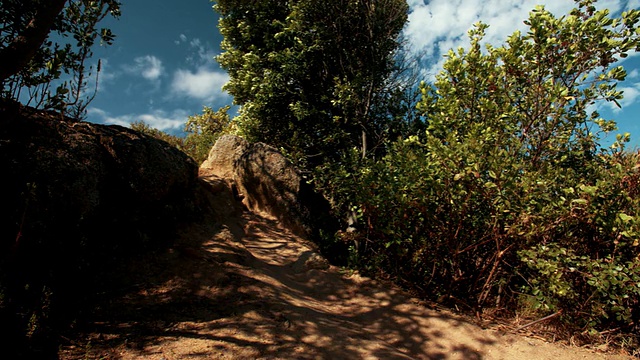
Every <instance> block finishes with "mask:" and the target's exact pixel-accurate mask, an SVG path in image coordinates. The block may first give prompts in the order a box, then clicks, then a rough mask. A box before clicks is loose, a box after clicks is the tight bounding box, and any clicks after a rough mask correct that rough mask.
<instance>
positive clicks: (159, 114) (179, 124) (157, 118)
mask: <svg viewBox="0 0 640 360" xmlns="http://www.w3.org/2000/svg"><path fill="white" fill-rule="evenodd" d="M87 115H88V118H89V120H90V121H92V122H96V123H104V124H110V125H121V126H126V127H129V126H130V124H131V123H132V122H134V121H144V122H145V123H147V124H149V126H151V127H153V128H156V129H158V130H162V131H170V130H181V129H182V128H183V127H184V124H185V122H186V121H187V118H188V116H189V113H188V112H187V111H185V110H182V109H178V110H174V111H172V112H170V113H169V112H166V111H163V110H154V111H152V112H150V113H147V114H125V115H119V116H112V115H111V114H109V113H108V112H106V111H104V110H102V109H98V108H89V109H88V110H87Z"/></svg>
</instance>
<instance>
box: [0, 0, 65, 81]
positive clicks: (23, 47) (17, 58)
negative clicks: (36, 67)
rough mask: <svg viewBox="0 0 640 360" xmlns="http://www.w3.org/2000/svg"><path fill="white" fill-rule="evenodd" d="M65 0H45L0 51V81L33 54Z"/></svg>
mask: <svg viewBox="0 0 640 360" xmlns="http://www.w3.org/2000/svg"><path fill="white" fill-rule="evenodd" d="M66 3H67V0H45V1H43V2H42V4H41V5H40V6H39V9H38V10H37V11H36V15H35V16H34V18H33V19H31V21H29V25H27V28H26V29H25V30H24V32H23V33H22V34H20V35H18V36H17V37H16V38H15V39H14V40H13V41H12V42H11V44H9V45H8V46H7V47H6V48H4V49H3V50H2V51H0V64H3V65H2V67H0V83H2V82H4V81H5V80H6V79H7V78H8V77H10V76H12V75H14V74H16V73H18V71H20V70H21V69H22V68H23V67H25V66H26V65H27V63H28V62H29V60H31V58H32V57H33V56H34V55H35V53H36V51H38V49H39V48H40V46H41V45H42V43H43V42H44V40H45V39H46V38H47V35H48V34H49V32H50V31H51V28H52V27H53V24H54V22H55V20H56V17H57V16H58V14H60V12H61V11H62V9H64V6H65V4H66Z"/></svg>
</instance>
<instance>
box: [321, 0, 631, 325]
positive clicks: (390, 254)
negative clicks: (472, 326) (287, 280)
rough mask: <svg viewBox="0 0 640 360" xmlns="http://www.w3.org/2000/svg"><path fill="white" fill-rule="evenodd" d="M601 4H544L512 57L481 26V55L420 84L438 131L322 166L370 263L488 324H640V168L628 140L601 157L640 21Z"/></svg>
mask: <svg viewBox="0 0 640 360" xmlns="http://www.w3.org/2000/svg"><path fill="white" fill-rule="evenodd" d="M593 4H594V2H593V1H579V2H577V5H578V6H577V8H575V9H574V10H573V11H571V13H570V14H568V15H567V16H563V17H560V18H558V17H555V16H554V15H553V14H551V13H550V12H548V11H547V10H545V9H544V8H543V7H537V8H536V9H535V10H533V11H532V12H531V13H530V16H529V19H528V20H527V21H526V24H527V25H528V27H529V29H528V31H527V32H526V33H521V32H515V33H514V34H513V35H511V36H510V37H509V38H508V39H507V41H506V43H505V44H504V45H502V46H499V47H494V46H490V45H486V46H484V47H483V46H482V39H483V36H484V31H485V29H486V28H487V25H485V24H482V23H479V24H476V26H475V27H474V29H472V30H471V31H470V32H469V36H470V41H471V44H470V47H469V49H468V50H465V49H458V50H457V51H453V50H452V51H450V52H449V53H448V55H447V59H446V62H445V64H444V70H443V71H442V72H441V73H439V74H438V75H437V77H436V81H435V83H434V84H432V85H429V84H426V83H423V84H422V85H421V92H422V100H421V101H420V103H419V104H418V109H419V111H421V112H422V113H423V114H424V116H425V118H426V119H427V131H426V132H424V133H420V134H417V135H414V136H410V137H408V138H406V139H404V140H402V141H398V142H396V143H395V144H394V146H393V149H392V150H391V151H390V152H389V153H388V154H387V155H386V156H385V157H384V158H383V159H382V160H381V161H377V162H375V161H371V162H369V164H368V165H367V166H363V167H359V168H358V167H356V168H351V169H350V168H345V167H344V165H343V163H335V164H328V165H326V166H325V167H324V168H323V171H324V173H325V174H327V175H325V176H326V178H327V180H326V181H324V182H322V184H323V190H324V191H325V192H326V193H328V194H334V196H333V199H334V200H335V201H336V202H337V204H336V206H338V207H340V208H342V209H344V208H350V209H352V210H354V211H355V213H356V214H357V215H358V217H359V224H361V225H360V226H359V230H358V231H357V232H351V233H342V234H340V238H341V239H342V240H343V241H348V242H350V243H351V244H352V249H353V252H354V255H353V258H354V259H355V261H358V262H359V263H360V264H361V265H363V266H365V267H367V268H369V269H372V270H376V269H379V270H383V271H385V272H387V273H391V274H394V275H395V276H397V277H398V278H399V279H401V280H403V281H406V283H407V284H410V286H413V287H414V288H416V289H418V290H420V291H422V292H423V294H424V295H425V296H429V297H432V298H434V299H438V300H446V299H455V301H456V302H457V303H458V304H459V303H464V304H467V306H468V309H472V310H475V311H478V312H479V311H481V310H482V309H483V308H484V307H487V306H497V307H503V306H506V307H507V308H511V309H513V308H515V307H516V306H520V307H521V308H528V309H534V310H535V311H540V312H557V311H561V312H562V314H563V319H565V320H567V321H568V322H569V323H571V324H573V325H577V326H579V327H581V329H582V330H591V331H593V330H595V329H603V328H609V329H611V328H619V327H622V328H626V329H630V328H631V327H633V326H636V325H634V324H638V323H639V320H640V313H639V312H638V309H640V307H639V306H638V305H639V304H640V258H639V257H638V253H639V251H640V244H639V242H638V238H639V237H640V232H639V231H640V199H639V198H638V191H637V186H638V178H639V176H640V173H639V172H638V166H637V163H638V161H639V160H640V159H639V158H638V156H637V155H632V154H629V153H626V152H624V151H623V150H624V143H625V142H626V141H628V139H629V134H624V135H618V137H617V141H616V142H615V143H614V144H613V146H612V147H611V148H609V149H605V148H602V147H601V146H600V145H599V140H600V139H601V135H602V134H604V133H608V132H611V131H614V130H615V129H616V124H615V122H614V121H612V120H606V119H603V118H601V117H600V115H599V114H598V112H597V111H596V110H594V109H597V106H595V104H596V103H597V102H598V101H602V100H604V101H607V102H613V103H617V101H618V100H620V99H621V98H622V92H621V91H619V90H617V88H616V84H617V83H618V82H620V81H622V80H624V78H625V76H626V72H625V71H624V69H623V68H622V67H621V66H616V64H615V63H616V61H617V59H619V58H624V57H626V56H627V55H628V54H629V53H630V52H635V51H638V49H639V46H640V38H639V35H640V30H639V28H638V19H640V11H637V10H631V11H627V12H624V13H622V14H621V15H620V17H618V18H612V17H610V14H609V12H608V10H606V9H605V10H596V8H595V7H594V6H593ZM346 162H347V161H345V163H346Z"/></svg>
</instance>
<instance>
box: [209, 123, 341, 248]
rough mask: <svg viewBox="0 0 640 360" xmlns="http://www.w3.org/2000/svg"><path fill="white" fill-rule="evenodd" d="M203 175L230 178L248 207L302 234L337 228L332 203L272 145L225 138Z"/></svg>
mask: <svg viewBox="0 0 640 360" xmlns="http://www.w3.org/2000/svg"><path fill="white" fill-rule="evenodd" d="M200 176H217V177H220V178H223V179H226V180H227V181H229V182H230V183H231V186H232V188H233V189H235V191H236V192H237V194H238V196H239V197H240V198H242V201H243V203H244V204H245V205H246V206H247V208H249V209H250V210H252V211H258V212H265V213H267V214H269V215H271V216H273V217H275V218H277V219H278V220H279V221H280V222H281V224H282V225H284V226H285V227H287V228H289V229H291V230H292V231H293V232H295V233H297V234H298V235H301V236H305V237H310V238H314V237H317V236H318V234H319V231H320V230H321V229H324V230H326V231H327V233H330V231H331V229H329V228H330V227H332V226H333V220H332V219H331V217H330V215H329V212H330V206H329V203H328V202H327V201H326V200H325V199H324V197H322V196H321V195H319V194H317V193H316V192H314V191H313V188H312V186H311V185H309V183H308V182H307V181H306V179H305V178H304V177H303V176H302V174H301V173H300V171H299V170H298V169H296V168H295V166H293V164H291V162H290V161H288V160H287V159H286V158H285V157H284V156H283V155H282V154H281V153H280V152H279V151H278V150H277V149H275V148H273V147H271V146H269V145H266V144H263V143H253V144H250V143H248V142H247V141H246V140H244V139H242V138H240V137H237V136H234V135H224V136H222V137H221V138H220V139H219V140H218V141H217V142H216V143H215V145H214V146H213V147H212V148H211V151H210V152H209V156H208V158H207V160H206V161H205V162H204V163H203V164H202V165H201V166H200Z"/></svg>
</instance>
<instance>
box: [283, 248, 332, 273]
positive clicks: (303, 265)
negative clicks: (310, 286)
mask: <svg viewBox="0 0 640 360" xmlns="http://www.w3.org/2000/svg"><path fill="white" fill-rule="evenodd" d="M291 267H292V269H293V272H294V273H296V274H299V273H303V272H307V271H309V270H326V269H328V268H329V261H327V259H325V258H323V257H322V256H321V255H320V254H318V253H315V252H313V251H305V252H303V253H302V254H300V257H299V258H298V259H297V260H296V261H294V262H293V263H292V264H291Z"/></svg>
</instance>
